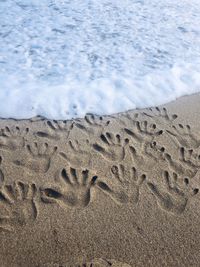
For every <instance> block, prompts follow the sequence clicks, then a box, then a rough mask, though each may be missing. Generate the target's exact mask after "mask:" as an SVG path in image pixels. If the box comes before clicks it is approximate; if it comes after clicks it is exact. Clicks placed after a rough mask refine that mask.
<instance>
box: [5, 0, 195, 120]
mask: <svg viewBox="0 0 200 267" xmlns="http://www.w3.org/2000/svg"><path fill="white" fill-rule="evenodd" d="M199 25H200V4H199V0H191V1H189V0H182V1H174V0H124V1H121V0H116V1H109V0H85V1H81V0H73V1H70V0H68V1H67V0H66V1H65V0H63V1H62V0H58V1H56V0H54V1H52V0H51V1H50V0H43V1H39V0H21V1H20V0H15V1H13V0H0V103H1V105H0V116H1V117H14V118H29V117H32V116H35V115H43V116H46V117H48V118H54V119H70V118H72V117H81V116H84V115H85V113H87V112H93V113H98V114H110V113H115V112H120V111H125V110H127V109H133V108H136V107H138V108H140V107H148V106H154V105H158V104H163V103H166V102H168V101H171V100H174V99H176V98H177V97H179V96H182V95H185V94H192V93H195V92H198V91H200V27H199Z"/></svg>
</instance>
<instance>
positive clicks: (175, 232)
mask: <svg viewBox="0 0 200 267" xmlns="http://www.w3.org/2000/svg"><path fill="white" fill-rule="evenodd" d="M199 103H200V94H197V95H192V96H187V97H182V98H180V99H178V100H176V101H174V102H172V103H169V104H166V105H164V106H159V107H156V108H148V109H143V110H134V111H128V112H126V113H120V114H117V115H113V116H102V117H101V116H96V115H92V114H88V115H86V117H85V118H84V119H79V120H78V119H77V120H72V121H52V120H47V119H44V118H41V117H37V118H33V119H30V120H12V119H9V120H3V119H2V120H0V129H1V132H0V247H1V250H0V267H27V266H28V267H61V266H62V267H71V266H73V267H74V266H81V267H91V266H93V267H100V266H102V267H103V266H105V267H106V266H112V267H130V266H131V267H140V266H148V267H150V266H154V267H155V266H162V267H163V266H176V267H179V266H180V267H183V266H194V267H195V266H199V262H200V238H199V237H200V228H199V224H200V209H199V208H198V207H199V205H200V193H199V189H200V180H199V169H200V135H199V132H200V123H199V121H200V105H199Z"/></svg>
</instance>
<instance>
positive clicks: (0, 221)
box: [0, 182, 38, 231]
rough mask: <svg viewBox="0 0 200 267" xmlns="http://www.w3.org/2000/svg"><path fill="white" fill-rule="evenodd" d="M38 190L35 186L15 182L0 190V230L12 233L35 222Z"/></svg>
mask: <svg viewBox="0 0 200 267" xmlns="http://www.w3.org/2000/svg"><path fill="white" fill-rule="evenodd" d="M36 193H37V188H36V185H35V184H25V183H22V182H15V183H13V184H12V185H4V186H3V187H2V188H1V189H0V230H4V231H12V230H13V229H14V228H16V227H18V226H21V227H22V226H25V225H26V224H31V223H33V222H34V221H35V219H36V218H37V215H38V209H37V206H36V202H35V198H36Z"/></svg>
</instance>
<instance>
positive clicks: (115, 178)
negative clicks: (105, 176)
mask: <svg viewBox="0 0 200 267" xmlns="http://www.w3.org/2000/svg"><path fill="white" fill-rule="evenodd" d="M145 180H146V175H145V174H144V173H140V172H139V171H138V170H137V169H136V168H135V167H125V166H124V165H122V164H119V165H113V166H112V167H111V179H110V181H109V184H108V181H107V182H106V181H104V180H99V181H97V187H99V188H100V189H101V190H102V191H103V192H104V193H105V194H107V195H108V196H110V197H111V198H112V199H113V200H114V201H115V202H116V203H118V204H126V203H128V202H130V203H132V204H137V203H138V201H139V196H140V188H141V186H142V185H143V183H144V182H145Z"/></svg>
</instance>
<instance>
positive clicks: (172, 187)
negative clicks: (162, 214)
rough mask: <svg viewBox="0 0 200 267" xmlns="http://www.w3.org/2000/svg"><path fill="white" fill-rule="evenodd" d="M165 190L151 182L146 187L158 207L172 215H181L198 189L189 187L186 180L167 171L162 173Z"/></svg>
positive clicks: (188, 181) (188, 182)
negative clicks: (154, 198)
mask: <svg viewBox="0 0 200 267" xmlns="http://www.w3.org/2000/svg"><path fill="white" fill-rule="evenodd" d="M163 179H164V182H165V188H163V189H162V188H161V186H158V185H157V184H155V183H153V182H148V183H147V185H148V187H149V189H150V191H151V192H152V193H153V195H154V196H155V197H156V201H157V203H158V205H159V206H160V207H161V208H162V209H163V210H164V211H167V212H170V213H172V214H177V215H178V214H182V213H183V212H184V211H185V209H186V206H187V204H188V202H189V201H190V200H191V199H192V198H193V197H194V196H195V195H196V194H198V192H199V189H198V188H192V187H191V186H190V180H189V179H188V178H182V177H180V176H178V175H177V174H176V173H172V174H170V173H169V172H168V171H164V172H163Z"/></svg>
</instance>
